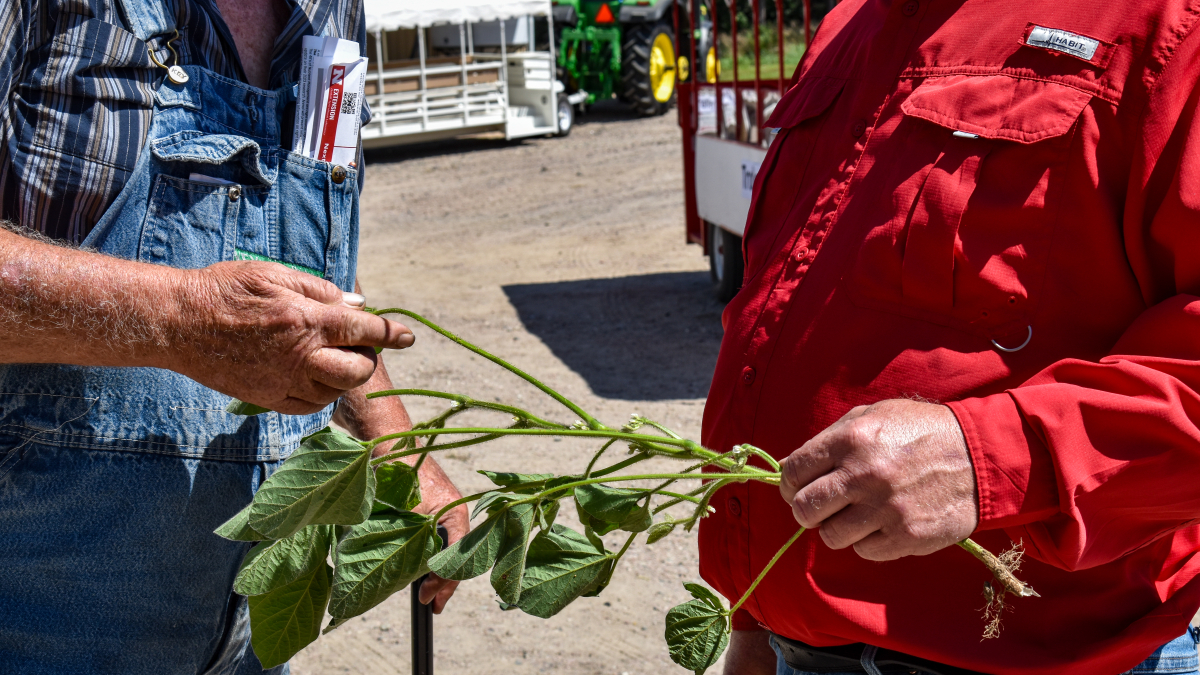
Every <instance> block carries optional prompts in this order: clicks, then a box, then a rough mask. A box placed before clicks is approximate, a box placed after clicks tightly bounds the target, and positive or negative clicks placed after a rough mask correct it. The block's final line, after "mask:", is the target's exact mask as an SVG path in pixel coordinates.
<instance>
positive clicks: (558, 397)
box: [374, 307, 605, 429]
mask: <svg viewBox="0 0 1200 675" xmlns="http://www.w3.org/2000/svg"><path fill="white" fill-rule="evenodd" d="M374 313H375V314H376V315H383V314H401V315H404V316H407V317H409V318H410V319H416V320H417V321H420V322H421V323H423V324H425V325H426V326H427V327H429V328H430V329H431V330H433V331H434V332H435V333H438V334H439V335H441V336H442V337H444V338H446V339H448V340H450V341H451V342H453V343H455V344H457V345H459V346H460V347H463V348H465V349H468V350H470V351H472V352H474V353H476V354H478V355H480V356H482V357H483V358H485V359H487V360H488V361H491V362H492V363H494V364H496V365H498V366H500V367H501V368H504V369H505V370H507V371H509V372H510V373H512V374H514V375H516V376H517V377H520V378H521V379H523V380H525V381H526V382H528V383H529V384H532V385H533V386H535V387H537V388H538V389H540V390H541V391H542V393H544V394H546V395H547V396H549V397H550V398H552V399H554V400H555V401H558V402H559V403H561V404H563V405H564V406H566V408H567V409H568V410H570V411H571V412H573V413H575V414H576V415H579V417H580V419H582V420H583V421H584V422H587V425H588V427H589V428H591V429H604V428H605V426H604V425H603V424H601V423H600V422H599V421H598V420H597V419H596V418H595V417H592V416H591V415H589V414H588V413H587V412H585V411H584V410H583V408H580V407H579V406H578V405H576V404H575V402H574V401H571V400H570V399H569V398H567V397H566V396H563V395H562V394H560V393H558V392H557V391H554V390H553V389H551V388H550V387H548V386H546V385H545V384H542V382H541V380H539V379H537V378H536V377H534V376H532V375H530V374H529V373H526V372H525V371H523V370H521V369H520V368H518V367H516V366H514V365H512V364H511V363H509V362H508V361H505V360H504V359H502V358H500V357H499V356H496V355H494V354H492V353H491V352H488V351H486V350H484V349H481V348H480V347H476V346H475V345H473V344H471V343H470V342H467V341H466V340H464V339H462V338H460V337H458V336H457V335H455V334H454V333H451V332H450V331H448V330H446V329H445V328H442V327H441V326H439V325H437V324H436V323H434V322H432V321H430V320H429V319H426V318H425V317H423V316H421V315H420V314H417V313H416V312H410V311H409V310H407V309H402V308H400V307H389V308H387V309H377V310H374Z"/></svg>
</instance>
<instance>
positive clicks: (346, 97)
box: [342, 92, 358, 115]
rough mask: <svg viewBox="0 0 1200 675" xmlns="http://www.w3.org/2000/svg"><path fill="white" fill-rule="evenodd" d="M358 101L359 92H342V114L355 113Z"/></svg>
mask: <svg viewBox="0 0 1200 675" xmlns="http://www.w3.org/2000/svg"><path fill="white" fill-rule="evenodd" d="M357 101H358V92H345V93H343V94H342V114H343V115H353V114H354V108H355V105H354V104H355V103H356V102H357Z"/></svg>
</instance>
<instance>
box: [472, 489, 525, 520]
mask: <svg viewBox="0 0 1200 675" xmlns="http://www.w3.org/2000/svg"><path fill="white" fill-rule="evenodd" d="M516 499H517V498H516V497H514V496H512V495H510V494H508V493H506V492H488V493H486V494H484V495H483V496H482V497H480V498H479V501H477V502H475V508H473V509H471V517H472V518H475V517H478V516H479V514H481V513H483V512H484V511H487V512H488V513H495V512H496V511H497V510H498V509H500V508H501V507H503V506H504V505H505V504H507V503H509V502H512V501H516Z"/></svg>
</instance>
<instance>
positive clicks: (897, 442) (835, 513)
mask: <svg viewBox="0 0 1200 675" xmlns="http://www.w3.org/2000/svg"><path fill="white" fill-rule="evenodd" d="M782 475H783V480H782V482H781V483H780V493H781V494H782V495H783V498H784V499H785V500H786V501H787V502H788V503H789V504H790V505H791V507H792V513H793V515H794V516H795V517H796V521H797V522H798V523H800V524H801V525H804V526H805V527H810V528H819V529H820V533H821V538H822V540H824V541H825V543H826V544H827V545H829V546H830V547H831V548H835V549H841V548H847V547H851V546H853V547H854V550H855V551H856V552H857V553H858V554H859V555H861V556H862V557H864V558H866V559H868V560H893V559H896V558H900V557H903V556H908V555H925V554H928V553H932V552H934V551H937V550H939V549H942V548H945V547H946V546H950V545H952V544H955V543H958V542H960V541H962V540H964V539H966V538H967V537H968V536H969V535H970V534H971V532H973V531H974V529H975V527H976V525H977V524H978V522H979V512H978V507H977V496H976V486H975V472H974V469H973V468H972V466H971V459H970V454H969V453H968V451H967V447H966V442H965V441H964V440H963V436H962V431H961V430H960V429H959V426H958V422H957V420H956V419H955V417H954V413H952V412H951V411H950V409H949V408H947V407H946V406H942V405H937V404H933V403H924V402H920V401H910V400H906V399H897V400H888V401H882V402H880V403H877V404H875V405H872V406H862V407H859V408H855V409H854V410H852V411H851V412H850V413H849V414H847V415H846V416H845V417H843V418H842V419H841V420H839V421H837V422H835V423H834V424H832V425H831V426H830V427H829V428H827V429H825V430H824V431H822V432H821V433H819V434H817V435H816V436H815V437H813V438H812V439H811V440H810V441H809V442H807V443H805V444H804V445H803V446H802V447H800V448H799V449H798V450H796V451H795V452H793V453H792V454H791V455H790V456H788V458H787V459H785V460H784V461H783V463H782Z"/></svg>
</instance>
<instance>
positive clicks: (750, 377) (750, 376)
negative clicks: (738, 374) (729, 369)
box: [742, 366, 754, 385]
mask: <svg viewBox="0 0 1200 675" xmlns="http://www.w3.org/2000/svg"><path fill="white" fill-rule="evenodd" d="M742 382H744V383H745V384H747V385H751V384H754V369H753V368H751V367H750V366H746V367H745V368H742Z"/></svg>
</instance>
